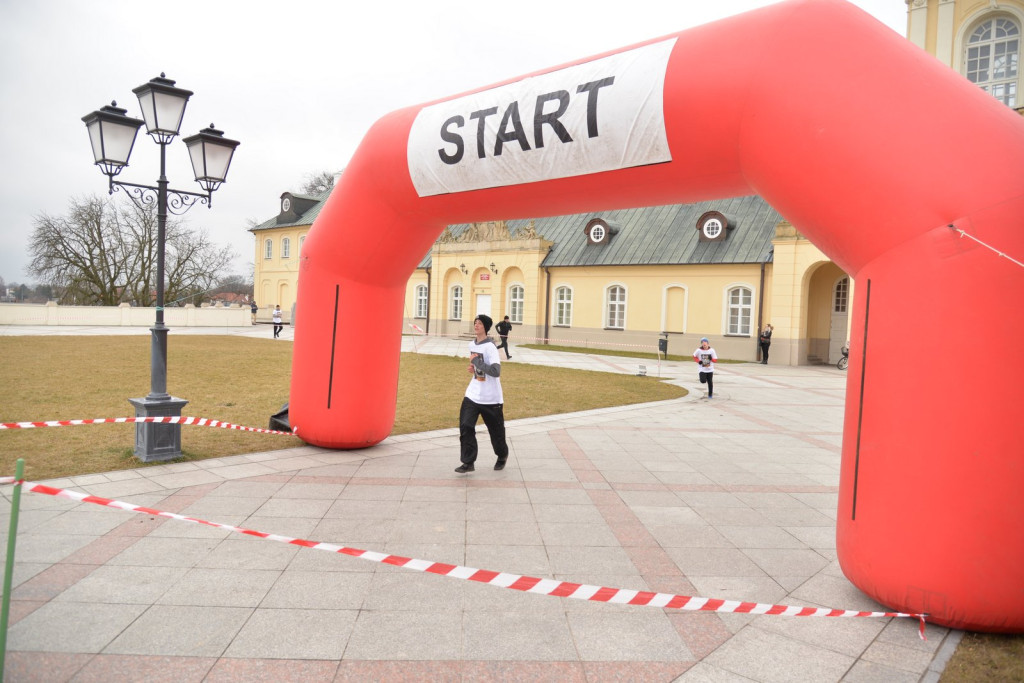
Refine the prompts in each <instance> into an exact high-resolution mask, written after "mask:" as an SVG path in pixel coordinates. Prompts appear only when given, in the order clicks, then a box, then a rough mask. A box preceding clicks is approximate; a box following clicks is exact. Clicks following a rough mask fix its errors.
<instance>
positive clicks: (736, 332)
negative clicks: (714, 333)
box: [722, 282, 754, 337]
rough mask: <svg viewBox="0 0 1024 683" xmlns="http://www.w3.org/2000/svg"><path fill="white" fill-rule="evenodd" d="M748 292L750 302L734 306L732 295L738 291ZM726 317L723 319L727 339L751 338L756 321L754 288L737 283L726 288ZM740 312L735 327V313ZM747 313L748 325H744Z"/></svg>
mask: <svg viewBox="0 0 1024 683" xmlns="http://www.w3.org/2000/svg"><path fill="white" fill-rule="evenodd" d="M741 289H742V290H746V292H747V294H748V295H749V298H750V302H749V303H748V304H743V303H740V304H735V305H734V304H733V302H732V293H733V292H735V291H738V290H741ZM724 294H725V297H724V299H725V315H724V317H723V320H722V322H723V327H724V328H725V329H724V334H725V336H727V337H749V336H751V335H752V334H753V320H754V288H753V287H751V286H750V285H749V284H747V283H745V282H736V283H733V284H731V285H727V286H726V288H725V292H724ZM734 309H735V310H737V311H738V316H737V325H736V326H735V328H734V327H733V322H732V320H733V311H734ZM744 311H745V312H746V321H747V322H746V325H744V324H743V317H744V316H743V312H744Z"/></svg>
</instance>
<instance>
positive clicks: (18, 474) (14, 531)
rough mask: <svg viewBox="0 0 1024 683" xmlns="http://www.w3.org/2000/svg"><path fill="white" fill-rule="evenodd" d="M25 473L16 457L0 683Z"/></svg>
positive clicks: (0, 626)
mask: <svg viewBox="0 0 1024 683" xmlns="http://www.w3.org/2000/svg"><path fill="white" fill-rule="evenodd" d="M24 474H25V459H24V458H18V462H17V464H16V465H15V466H14V491H12V492H11V524H10V527H9V528H8V530H7V561H6V563H5V565H4V596H3V609H2V611H0V683H3V680H4V662H5V661H6V660H7V620H8V619H9V618H10V616H11V578H12V577H11V575H12V574H13V573H14V544H15V542H16V541H17V538H18V509H19V507H20V506H21V485H22V479H23V478H24Z"/></svg>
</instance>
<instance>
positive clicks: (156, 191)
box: [82, 74, 239, 462]
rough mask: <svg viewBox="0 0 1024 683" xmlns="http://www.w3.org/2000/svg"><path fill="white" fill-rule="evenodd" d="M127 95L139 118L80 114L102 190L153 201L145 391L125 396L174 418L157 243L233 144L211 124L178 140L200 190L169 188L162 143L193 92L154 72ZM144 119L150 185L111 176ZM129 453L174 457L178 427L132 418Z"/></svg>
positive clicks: (110, 111) (221, 174)
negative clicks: (151, 161) (153, 157)
mask: <svg viewBox="0 0 1024 683" xmlns="http://www.w3.org/2000/svg"><path fill="white" fill-rule="evenodd" d="M132 92H134V93H135V94H136V95H137V96H138V98H139V106H140V107H141V108H142V116H143V118H144V119H145V120H144V121H143V120H139V119H133V118H131V117H129V116H125V114H126V113H127V110H125V109H121V108H119V107H118V106H117V103H116V102H111V103H110V105H109V106H106V107H103V108H102V109H100V110H99V111H94V112H92V113H91V114H89V115H87V116H83V117H82V120H83V121H84V122H85V126H86V128H87V129H88V130H89V140H90V141H91V142H92V153H93V157H94V158H95V160H96V165H97V166H99V167H100V170H102V171H103V173H105V174H106V175H107V177H108V178H109V180H110V189H109V193H110V194H113V193H114V191H115V190H118V189H121V190H124V192H125V194H127V195H128V197H130V198H131V200H132V201H133V202H135V204H136V205H137V206H139V207H140V208H143V209H147V208H152V206H153V203H154V202H156V211H157V213H156V216H157V262H156V323H155V324H154V325H153V327H152V328H150V332H151V333H152V334H151V336H150V383H149V395H148V396H146V397H145V398H130V399H128V401H129V402H130V403H131V404H132V405H134V406H135V416H136V417H149V416H159V417H166V416H180V415H181V409H182V408H183V407H184V406H185V404H186V403H188V401H187V400H185V399H181V398H175V397H174V396H171V395H170V394H168V393H167V327H165V326H164V240H165V236H166V228H167V212H168V211H170V212H171V213H173V214H175V215H181V214H183V213H185V212H186V211H188V210H189V209H190V208H192V206H194V205H195V203H196V202H199V203H200V204H206V205H207V207H209V206H211V205H212V203H213V192H214V191H215V190H216V189H217V188H218V187H220V184H221V183H223V182H224V179H225V178H226V177H227V174H228V167H230V166H231V157H232V155H233V154H234V152H235V148H236V147H238V144H239V143H238V142H236V141H235V140H229V139H227V138H225V137H224V133H223V132H221V131H219V130H217V129H216V128H214V127H213V124H210V127H209V128H204V129H203V130H202V131H200V132H199V133H198V134H196V135H192V136H190V137H187V138H185V139H184V142H185V145H186V146H187V147H188V151H189V156H190V157H191V159H192V169H193V171H195V176H196V181H197V182H198V183H199V184H200V186H201V187H202V188H203V189H204V190H206V194H197V193H194V192H184V191H182V190H173V189H169V188H168V187H167V174H166V153H167V145H168V143H170V142H171V141H172V140H173V139H174V138H175V137H176V136H177V135H178V131H179V129H180V128H181V119H182V117H183V116H184V115H185V105H186V104H187V103H188V99H189V97H191V96H192V91H191V90H183V89H182V88H176V87H174V81H172V80H170V79H169V78H165V77H164V74H160V76H159V77H158V78H154V79H152V80H151V81H149V82H148V83H146V84H144V85H140V86H139V87H137V88H135V89H134V90H132ZM143 124H145V125H146V130H147V131H148V132H149V134H150V136H151V137H152V138H153V140H155V141H156V143H157V144H158V145H160V177H159V179H157V181H156V187H153V186H151V185H136V184H134V183H125V182H121V181H117V180H114V176H116V175H117V174H119V173H120V172H121V170H122V169H123V168H124V167H125V166H127V165H128V157H129V156H131V153H132V147H134V145H135V136H136V135H137V134H138V132H139V128H141V127H142V125H143ZM135 456H136V457H137V458H139V459H140V460H142V461H143V462H151V461H157V460H173V459H174V458H180V457H181V425H178V424H154V423H151V422H144V423H137V424H136V428H135Z"/></svg>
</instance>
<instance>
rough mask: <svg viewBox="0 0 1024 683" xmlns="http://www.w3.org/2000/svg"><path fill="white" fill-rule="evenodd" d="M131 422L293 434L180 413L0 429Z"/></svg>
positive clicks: (10, 425) (2, 426) (16, 424)
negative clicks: (186, 415) (183, 415)
mask: <svg viewBox="0 0 1024 683" xmlns="http://www.w3.org/2000/svg"><path fill="white" fill-rule="evenodd" d="M131 422H158V423H162V424H183V425H196V426H199V427H219V428H220V429H236V430H239V431H243V432H257V433H259V434H281V435H283V436H295V434H294V433H292V432H281V431H276V430H273V429H260V428H259V427H243V426H242V425H236V424H231V423H230V422H221V421H220V420H211V419H210V418H207V417H182V416H181V415H168V416H165V417H105V418H104V417H100V418H96V419H92V420H49V421H47V422H0V429H38V428H40V427H76V426H78V425H98V424H112V423H131Z"/></svg>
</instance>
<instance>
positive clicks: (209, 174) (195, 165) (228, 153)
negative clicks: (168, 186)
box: [184, 124, 239, 192]
mask: <svg viewBox="0 0 1024 683" xmlns="http://www.w3.org/2000/svg"><path fill="white" fill-rule="evenodd" d="M184 142H185V145H186V146H187V147H188V154H189V157H191V159H192V170H193V171H194V172H195V174H196V182H198V183H199V184H200V185H201V186H202V187H203V189H205V190H206V191H207V192H213V191H214V190H216V189H217V188H218V187H220V184H221V183H223V182H224V180H225V179H226V178H227V176H228V168H229V167H230V166H231V157H232V156H234V153H235V148H236V147H238V145H239V143H238V142H237V141H236V140H229V139H228V138H226V137H224V132H223V131H219V130H217V129H216V128H214V127H213V125H212V124H211V125H210V127H209V128H204V129H203V130H201V131H199V133H197V134H196V135H192V136H189V137H187V138H185V140H184Z"/></svg>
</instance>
